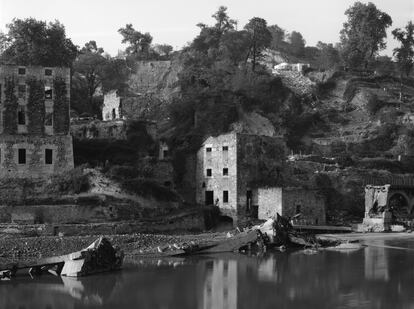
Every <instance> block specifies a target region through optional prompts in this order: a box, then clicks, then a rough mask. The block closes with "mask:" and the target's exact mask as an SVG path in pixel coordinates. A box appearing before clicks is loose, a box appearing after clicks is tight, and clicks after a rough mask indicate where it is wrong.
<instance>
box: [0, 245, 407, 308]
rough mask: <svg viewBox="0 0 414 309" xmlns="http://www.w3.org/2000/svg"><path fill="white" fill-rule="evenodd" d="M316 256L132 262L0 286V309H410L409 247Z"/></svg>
mask: <svg viewBox="0 0 414 309" xmlns="http://www.w3.org/2000/svg"><path fill="white" fill-rule="evenodd" d="M372 245H373V246H368V247H366V248H364V249H361V250H359V251H355V252H351V253H348V254H342V253H340V252H331V251H321V252H319V253H318V254H314V255H306V254H304V253H303V252H302V251H296V252H290V253H289V252H288V253H281V252H277V253H268V254H265V255H263V256H260V257H256V256H246V255H237V254H228V255H217V256H211V257H196V258H191V259H186V260H183V259H182V260H177V259H175V260H174V259H173V260H156V261H152V262H151V263H143V262H142V261H134V263H133V264H130V265H129V266H128V265H126V267H125V269H124V270H123V271H120V272H116V273H110V274H102V275H99V276H91V277H86V278H80V279H73V278H57V277H51V276H44V277H41V278H40V279H35V280H30V281H29V280H27V279H21V278H20V279H17V280H12V281H9V282H7V283H6V282H4V283H3V282H1V283H0V308H2V309H3V308H5V309H8V308H12V309H29V308H30V309H33V308H34V309H35V308H42V309H66V308H68V309H69V308H70V309H75V308H76V309H82V308H111V309H112V308H143V309H146V308H148V309H150V308H151V309H157V308H158V309H166V308H169V309H173V308H179V309H186V308H191V309H193V308H197V309H209V308H214V309H216V308H217V309H220V308H228V309H236V308H246V309H247V308H249V309H250V308H254V309H256V308H413V307H414V295H413V293H412V291H411V286H412V284H413V283H414V268H413V267H412V263H413V262H412V261H413V260H414V250H413V248H411V250H405V249H401V247H404V246H405V247H413V245H414V243H413V242H411V243H408V242H406V243H405V244H404V243H399V244H398V246H399V247H400V249H398V250H396V249H392V248H388V247H387V245H393V244H389V243H384V242H375V243H373V244H372Z"/></svg>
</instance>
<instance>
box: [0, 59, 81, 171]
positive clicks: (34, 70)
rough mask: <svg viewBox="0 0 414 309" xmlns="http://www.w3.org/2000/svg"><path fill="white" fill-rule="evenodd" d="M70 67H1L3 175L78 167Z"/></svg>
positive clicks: (0, 158)
mask: <svg viewBox="0 0 414 309" xmlns="http://www.w3.org/2000/svg"><path fill="white" fill-rule="evenodd" d="M69 108H70V69H69V68H57V67H56V68H50V67H46V68H45V67H40V66H30V67H24V66H13V65H2V66H0V177H1V178H6V177H18V178H24V177H34V178H38V177H47V176H49V175H51V174H53V173H59V172H64V171H67V170H70V169H72V168H73V166H74V163H73V148H72V137H71V136H70V133H69V127H70V119H69Z"/></svg>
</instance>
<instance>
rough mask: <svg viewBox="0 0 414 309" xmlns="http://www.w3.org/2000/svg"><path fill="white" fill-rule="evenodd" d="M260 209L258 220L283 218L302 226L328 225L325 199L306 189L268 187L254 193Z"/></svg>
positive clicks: (315, 191)
mask: <svg viewBox="0 0 414 309" xmlns="http://www.w3.org/2000/svg"><path fill="white" fill-rule="evenodd" d="M254 195H255V200H256V201H257V205H258V206H259V207H258V218H259V219H261V220H267V219H269V218H274V217H276V214H277V213H279V214H280V215H282V216H285V217H287V218H291V217H293V216H295V215H297V214H300V216H299V217H298V218H297V219H296V220H295V221H294V222H295V224H300V225H323V224H325V223H326V205H325V199H324V197H323V196H321V195H320V194H319V193H318V191H317V190H310V189H305V188H280V187H267V188H259V189H257V190H255V191H254Z"/></svg>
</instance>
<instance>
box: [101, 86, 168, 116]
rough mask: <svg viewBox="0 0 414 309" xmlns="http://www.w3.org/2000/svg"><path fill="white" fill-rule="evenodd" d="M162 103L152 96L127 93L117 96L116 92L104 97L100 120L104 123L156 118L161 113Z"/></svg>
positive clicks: (113, 91)
mask: <svg viewBox="0 0 414 309" xmlns="http://www.w3.org/2000/svg"><path fill="white" fill-rule="evenodd" d="M163 104H164V102H163V101H162V100H161V99H159V98H158V97H156V96H155V95H154V94H152V93H151V94H135V93H131V92H129V93H127V94H125V95H122V96H119V95H118V94H117V92H116V90H112V91H110V92H108V93H107V94H105V95H104V103H103V107H102V119H103V120H104V121H109V120H117V119H118V120H119V119H142V118H154V117H155V118H157V117H159V116H160V115H159V114H160V113H162V108H161V106H162V105H163Z"/></svg>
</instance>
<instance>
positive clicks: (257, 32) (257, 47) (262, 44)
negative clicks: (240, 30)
mask: <svg viewBox="0 0 414 309" xmlns="http://www.w3.org/2000/svg"><path fill="white" fill-rule="evenodd" d="M244 29H245V30H246V31H247V32H248V33H249V41H250V49H249V57H250V59H251V61H252V70H253V71H254V70H255V68H256V65H257V62H258V60H259V59H260V58H261V56H262V52H263V50H264V49H265V48H267V47H269V46H270V42H271V40H272V34H271V33H270V31H269V29H267V22H266V20H264V19H263V18H259V17H253V18H252V19H250V20H249V22H248V23H247V24H246V26H244Z"/></svg>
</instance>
